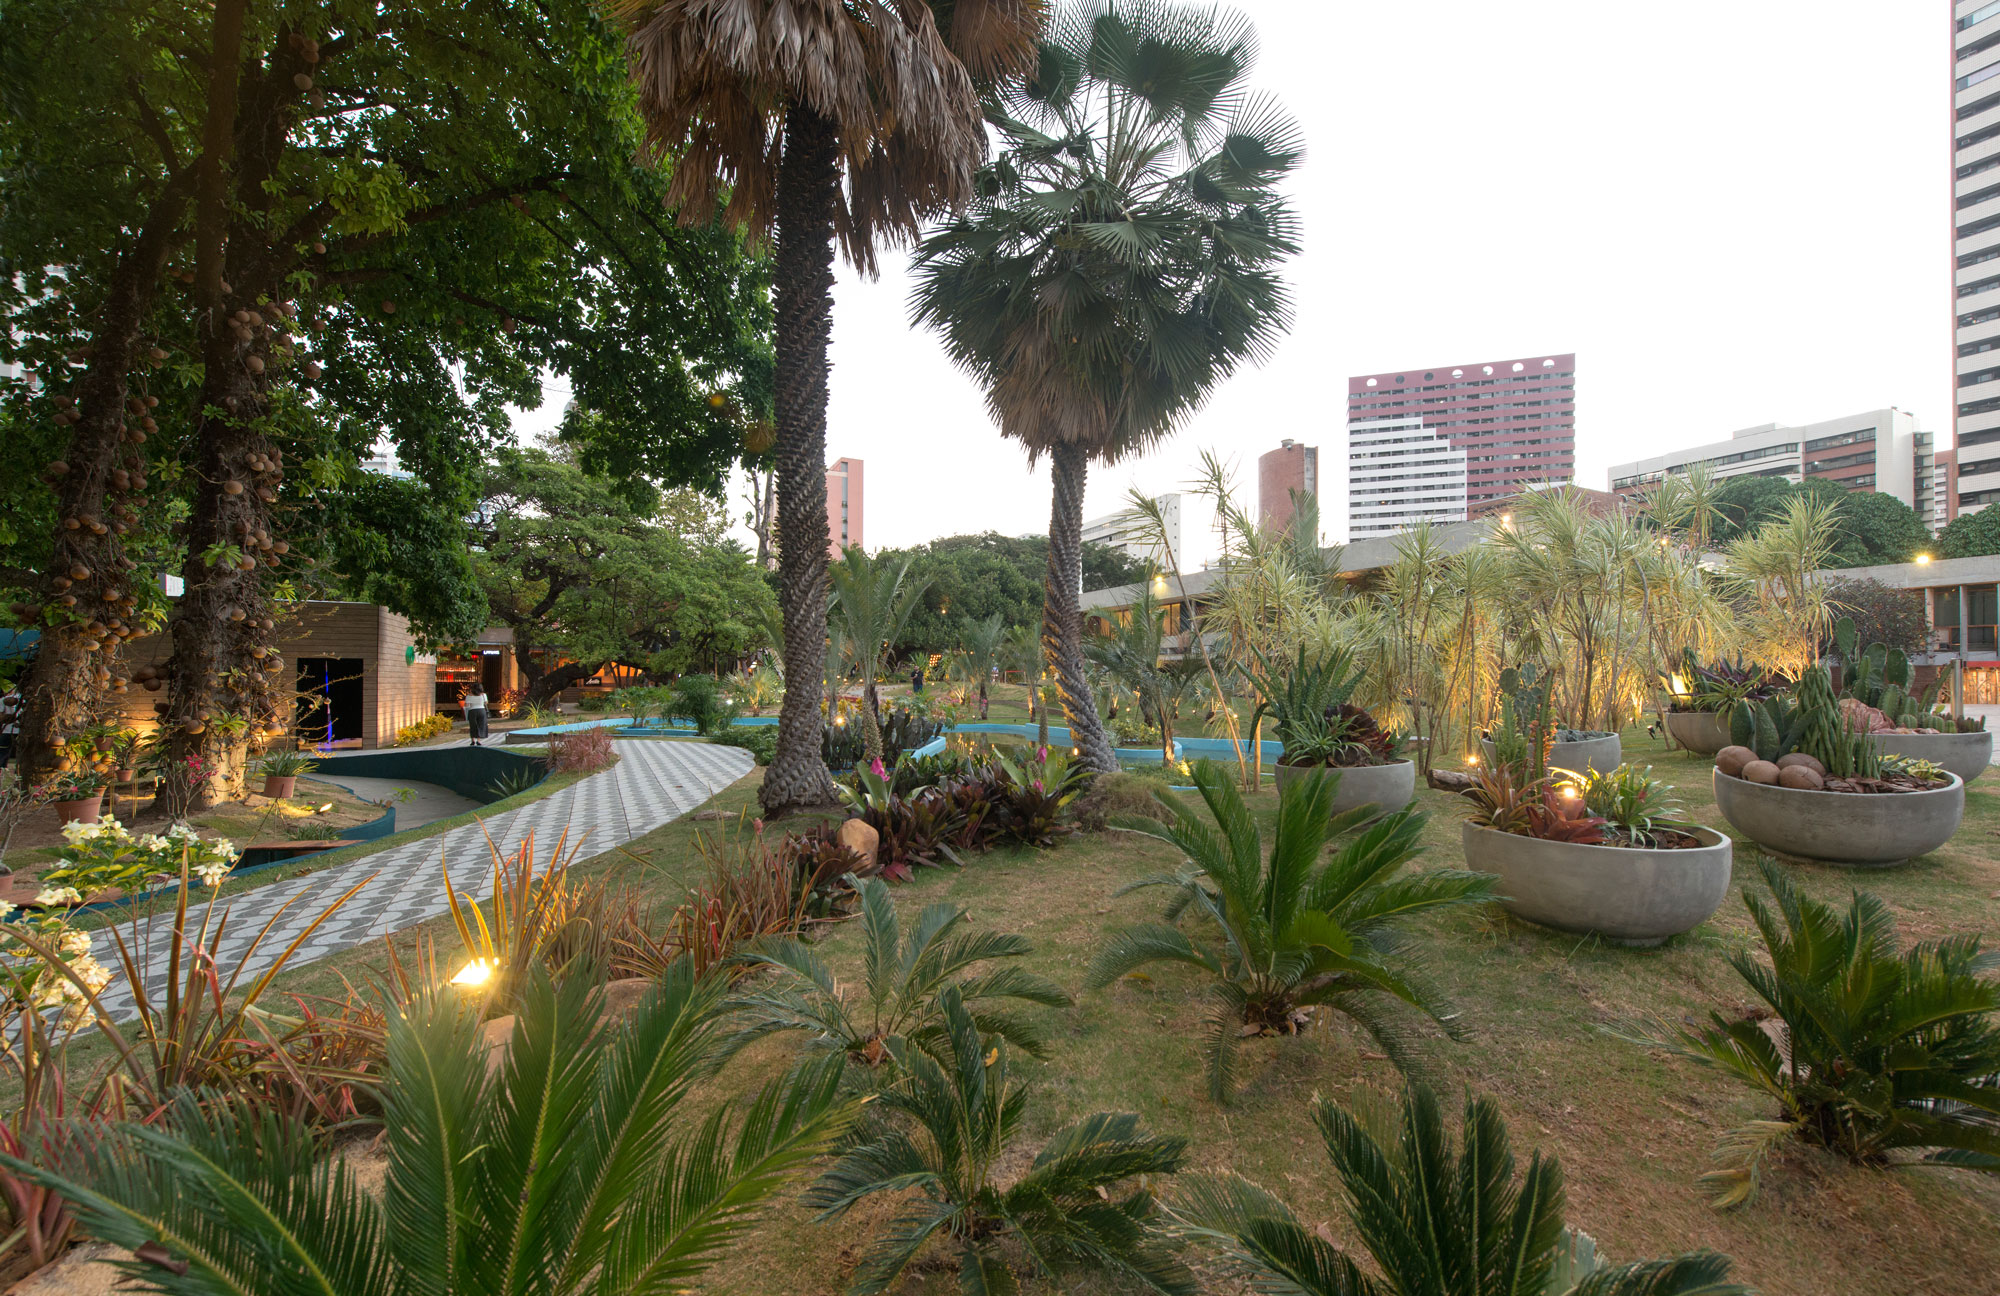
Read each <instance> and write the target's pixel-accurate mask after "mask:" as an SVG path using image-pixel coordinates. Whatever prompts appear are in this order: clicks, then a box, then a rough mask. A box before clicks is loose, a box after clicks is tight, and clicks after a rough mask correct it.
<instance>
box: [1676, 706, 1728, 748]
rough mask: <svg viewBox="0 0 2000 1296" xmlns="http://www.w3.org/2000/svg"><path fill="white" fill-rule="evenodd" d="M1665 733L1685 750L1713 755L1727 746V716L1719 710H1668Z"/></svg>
mask: <svg viewBox="0 0 2000 1296" xmlns="http://www.w3.org/2000/svg"><path fill="white" fill-rule="evenodd" d="M1666 717H1667V733H1668V734H1670V735H1671V736H1672V737H1673V740H1674V741H1675V742H1677V743H1679V744H1680V745H1681V746H1682V747H1684V748H1686V749H1687V750H1689V751H1691V752H1694V753H1696V754H1697V755H1701V756H1713V755H1715V753H1717V752H1719V751H1721V750H1722V749H1723V748H1724V747H1727V746H1729V717H1728V716H1726V715H1724V714H1723V713H1722V712H1720V711H1669V712H1667V713H1666Z"/></svg>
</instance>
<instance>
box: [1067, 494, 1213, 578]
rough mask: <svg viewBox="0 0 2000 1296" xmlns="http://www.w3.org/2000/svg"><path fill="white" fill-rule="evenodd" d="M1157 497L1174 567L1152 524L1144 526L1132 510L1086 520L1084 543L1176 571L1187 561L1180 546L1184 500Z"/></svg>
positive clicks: (1184, 552) (1162, 496)
mask: <svg viewBox="0 0 2000 1296" xmlns="http://www.w3.org/2000/svg"><path fill="white" fill-rule="evenodd" d="M1157 498H1158V500H1159V504H1160V517H1161V519H1162V520H1163V521H1165V522H1166V524H1167V525H1166V540H1167V547H1168V548H1169V549H1171V550H1172V551H1173V565H1172V566H1170V565H1169V564H1168V560H1167V555H1166V554H1165V553H1163V552H1162V551H1161V549H1160V546H1159V545H1158V544H1157V543H1156V542H1155V541H1154V540H1153V538H1152V537H1151V535H1150V534H1149V533H1150V532H1151V530H1152V524H1151V523H1150V522H1146V523H1145V524H1144V525H1143V526H1142V525H1141V519H1140V517H1139V515H1138V514H1136V513H1133V512H1132V511H1131V510H1129V509H1126V510H1122V511H1120V512H1117V513H1109V514H1106V515H1105V516H1103V517H1100V518H1091V519H1090V520H1088V521H1086V522H1085V523H1084V524H1083V541H1084V543H1085V544H1101V545H1106V546H1108V547H1110V548H1112V549H1116V550H1118V551H1119V552H1120V553H1123V554H1128V555H1130V556H1131V557H1133V558H1137V559H1138V560H1139V561H1140V562H1144V563H1151V564H1152V565H1153V566H1154V567H1156V568H1158V569H1159V570H1161V571H1163V572H1164V571H1175V570H1177V569H1178V567H1179V566H1180V565H1183V564H1185V563H1186V562H1187V550H1185V549H1183V548H1182V547H1181V497H1180V495H1179V494H1178V493H1176V494H1171V495H1161V496H1158V497H1157Z"/></svg>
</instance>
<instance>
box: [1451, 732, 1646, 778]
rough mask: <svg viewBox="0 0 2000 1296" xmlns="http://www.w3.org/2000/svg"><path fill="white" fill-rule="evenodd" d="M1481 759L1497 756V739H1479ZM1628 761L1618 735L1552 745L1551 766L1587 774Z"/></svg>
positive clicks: (1612, 768) (1602, 772) (1607, 769)
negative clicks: (1495, 752)
mask: <svg viewBox="0 0 2000 1296" xmlns="http://www.w3.org/2000/svg"><path fill="white" fill-rule="evenodd" d="M1479 750H1480V753H1481V755H1480V759H1481V760H1485V761H1491V760H1492V759H1493V740H1492V739H1491V738H1481V739H1480V740H1479ZM1624 763H1625V756H1624V745H1623V744H1622V743H1620V742H1619V740H1618V735H1617V734H1606V735H1604V736H1603V737H1602V738H1584V739H1580V740H1579V741H1577V742H1559V743H1551V744H1550V745H1549V768H1550V769H1562V770H1575V771H1576V772H1577V773H1579V774H1587V773H1589V772H1590V771H1592V770H1595V771H1597V772H1598V773H1599V774H1609V773H1610V772H1611V771H1612V770H1615V769H1617V768H1618V767H1619V766H1620V765H1622V764H1624Z"/></svg>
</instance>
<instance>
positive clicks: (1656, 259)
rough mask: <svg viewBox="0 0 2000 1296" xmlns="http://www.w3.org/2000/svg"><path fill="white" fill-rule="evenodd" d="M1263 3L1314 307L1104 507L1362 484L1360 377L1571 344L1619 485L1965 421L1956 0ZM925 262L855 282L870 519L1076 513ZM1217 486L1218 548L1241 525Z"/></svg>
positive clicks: (1580, 453)
mask: <svg viewBox="0 0 2000 1296" xmlns="http://www.w3.org/2000/svg"><path fill="white" fill-rule="evenodd" d="M1236 7H1238V8H1240V9H1242V10H1243V11H1244V12H1246V13H1247V14H1248V15H1249V16H1250V18H1251V20H1252V21H1253V22H1254V23H1255V25H1256V27H1257V30H1258V33H1259V36H1260V44H1261V55H1260V58H1259V60H1258V63H1257V66H1256V68H1255V70H1254V73H1253V77H1252V82H1253V85H1254V86H1255V88H1257V89H1259V90H1262V91H1265V92H1268V93H1269V94H1271V95H1274V96H1276V97H1277V98H1278V99H1279V100H1280V101H1281V102H1282V103H1283V104H1284V105H1285V107H1286V108H1287V109H1288V110H1289V111H1290V112H1291V113H1292V114H1293V116H1294V117H1295V118H1296V119H1297V120H1298V122H1299V124H1300V127H1301V131H1302V134H1303V136H1304V139H1305V143H1306V150H1307V153H1306V158H1305V161H1304V164H1303V165H1302V166H1301V167H1300V168H1299V170H1298V171H1297V172H1296V173H1295V176H1294V178H1293V181H1292V184H1291V186H1290V193H1291V197H1292V200H1293V203H1294V205H1295V207H1296V210H1297V211H1298V213H1299V216H1300V223H1301V226H1302V231H1303V246H1304V250H1303V253H1302V255H1300V256H1299V257H1298V258H1296V259H1295V260H1294V261H1293V262H1292V263H1291V264H1290V265H1289V267H1288V269H1287V277H1288V279H1289V280H1290V282H1291V284H1292V286H1293V290H1294V294H1295V298H1296V307H1297V318H1296V321H1295V323H1294V325H1293V328H1292V331H1291V333H1290V335H1289V336H1288V337H1287V338H1286V339H1285V340H1284V341H1283V343H1282V344H1281V345H1280V346H1279V347H1278V348H1277V351H1276V354H1275V355H1274V356H1273V357H1272V358H1271V360H1270V361H1269V362H1268V363H1266V364H1265V365H1264V366H1263V367H1261V368H1245V369H1243V370H1240V371H1238V372H1237V373H1236V374H1235V375H1234V376H1233V377H1231V378H1230V379H1229V380H1228V381H1226V382H1225V383H1223V384H1221V385H1220V386H1219V387H1218V388H1217V389H1216V390H1215V392H1214V394H1213V395H1212V396H1211V397H1210V399H1209V400H1208V402H1207V404H1206V405H1205V406H1203V408H1202V409H1201V410H1200V411H1199V412H1197V413H1196V414H1195V415H1194V416H1192V417H1191V418H1189V419H1188V420H1187V422H1186V425H1185V426H1184V427H1183V428H1182V429H1181V430H1180V431H1179V432H1178V433H1177V434H1176V435H1175V436H1174V437H1173V438H1172V439H1171V440H1169V441H1168V442H1167V443H1166V444H1164V445H1163V446H1162V447H1160V448H1159V449H1157V450H1156V451H1154V452H1153V453H1152V454H1149V455H1147V456H1146V457H1144V458H1141V459H1135V460H1130V461H1127V462H1124V463H1121V464H1119V465H1117V466H1115V467H1112V468H1101V467H1100V468H1097V469H1094V471H1093V475H1092V478H1091V481H1090V486H1089V491H1088V494H1087V496H1086V505H1085V507H1086V516H1087V517H1094V516H1097V515H1099V514H1104V513H1111V512H1114V511H1116V510H1118V509H1119V508H1120V507H1121V505H1122V500H1123V498H1124V496H1125V494H1126V492H1127V491H1128V490H1129V489H1132V488H1134V487H1136V488H1138V489H1140V490H1142V491H1146V492H1148V493H1162V492H1166V491H1171V490H1174V489H1176V488H1177V487H1179V486H1180V485H1181V484H1182V483H1184V482H1185V481H1186V480H1187V479H1188V478H1189V477H1190V476H1191V475H1192V474H1193V471H1194V468H1195V465H1196V462H1197V458H1198V455H1199V453H1200V452H1201V451H1202V450H1204V449H1208V450H1213V451H1215V452H1216V453H1217V454H1218V455H1219V456H1221V457H1222V458H1223V459H1225V460H1226V461H1233V462H1234V464H1235V465H1236V480H1237V483H1238V498H1239V499H1240V500H1241V501H1242V502H1244V503H1245V504H1246V505H1247V506H1248V507H1251V508H1253V509H1254V507H1255V503H1256V500H1255V495H1256V476H1255V470H1256V459H1257V456H1258V455H1259V454H1261V453H1262V452H1263V451H1265V450H1268V449H1271V448H1273V447H1275V446H1276V445H1277V444H1278V443H1279V442H1280V441H1281V440H1282V439H1284V438H1287V437H1290V438H1293V439H1295V440H1302V441H1304V442H1305V443H1307V444H1309V445H1318V446H1319V447H1320V449H1321V472H1320V490H1321V492H1322V496H1323V497H1334V498H1340V499H1342V500H1343V502H1344V490H1345V477H1344V444H1345V443H1344V410H1345V404H1346V381H1345V380H1346V378H1347V377H1348V376H1349V375H1352V374H1366V373H1376V372H1381V371H1384V370H1397V369H1403V368H1416V367H1435V366H1441V365H1462V364H1468V363H1472V362H1476V361H1481V362H1483V361H1486V360H1495V359H1501V358H1507V357H1516V356H1528V355H1544V354H1557V353H1562V352H1570V351H1574V352H1575V353H1576V354H1577V392H1576V397H1577V418H1576V424H1577V481H1578V482H1579V484H1581V485H1585V486H1591V487H1595V488H1597V489H1603V488H1604V486H1605V484H1606V473H1607V469H1608V468H1609V467H1610V466H1611V465H1612V464H1613V463H1617V462H1624V461H1628V460H1632V459H1638V458H1642V457H1644V456H1647V455H1650V454H1658V453H1662V452H1665V451H1668V450H1672V449H1676V448H1679V447H1681V446H1686V445H1693V444H1698V443H1701V442H1705V441H1712V440H1719V439H1722V438H1725V437H1727V436H1728V435H1729V434H1730V433H1731V432H1733V431H1736V430H1738V429H1740V428H1745V427H1751V426H1754V425H1757V424H1761V423H1773V422H1776V423H1786V424H1797V423H1809V422H1814V421H1817V420H1820V419H1827V418H1834V417H1838V416H1840V415H1844V414H1849V413H1855V412H1858V411H1862V410H1869V409H1877V408H1881V407H1883V406H1889V405H1893V406H1896V407H1899V408H1901V409H1905V410H1909V411H1912V412H1914V413H1915V414H1916V415H1917V417H1918V420H1919V423H1918V426H1919V427H1922V428H1925V429H1928V430H1931V431H1934V432H1939V433H1940V434H1941V435H1940V436H1939V442H1940V444H1943V443H1945V442H1946V441H1947V440H1948V437H1947V436H1945V435H1943V434H1942V433H1943V430H1944V429H1947V428H1949V426H1950V411H1949V404H1948V402H1949V399H1950V382H1951V372H1952V368H1951V366H1952V359H1951V356H1952V350H1951V348H1952V342H1951V334H1950V320H1951V315H1950V311H1951V306H1950V296H1949V293H1950V269H1949V266H1950V261H1949V257H1950V242H1949V240H1950V228H1949V220H1950V212H1949V192H1950V189H1949V186H1950V156H1949V151H1948V149H1949V127H1948V112H1949V86H1948V84H1947V82H1948V68H1949V64H1948V54H1949V46H1948V40H1949V11H1950V7H1951V6H1950V4H1949V0H1818V2H1817V3H1813V4H1795V3H1779V2H1778V0H1680V2H1679V3H1677V4H1673V5H1646V4H1638V5H1627V4H1609V3H1605V0H1513V2H1512V3H1493V0H1425V2H1424V3H1422V4H1413V3H1408V2H1407V0H1238V4H1237V6H1236ZM906 266H907V259H906V258H905V257H904V256H901V255H898V254H895V253H891V254H890V255H888V256H886V257H885V258H884V260H883V266H882V273H881V276H880V278H879V279H876V280H873V281H868V280H863V279H861V278H859V277H858V276H856V275H855V274H854V273H852V272H851V271H849V270H846V269H845V268H843V271H842V273H841V275H840V278H839V282H838V284H837V286H836V287H835V290H834V301H835V306H834V324H833V378H832V397H831V407H830V410H829V414H828V433H827V451H828V457H829V459H833V458H838V457H840V456H850V457H855V458H859V459H861V460H863V461H864V463H865V465H866V468H865V472H866V501H867V507H866V519H865V531H864V538H865V541H866V545H867V547H868V548H869V549H870V550H875V549H879V548H884V547H901V546H906V545H912V544H918V543H922V542H923V541H926V540H931V539H935V538H937V537H940V536H946V535H957V534H962V533H968V532H980V531H987V530H992V531H998V532H1001V533H1003V534H1009V535H1020V534H1027V533H1031V532H1045V531H1046V529H1047V526H1048V514H1049V480H1048V470H1047V465H1046V463H1044V464H1042V465H1040V466H1038V468H1037V469H1036V470H1035V471H1033V472H1030V471H1029V469H1028V467H1027V463H1026V456H1025V455H1024V454H1023V453H1022V452H1021V450H1020V449H1019V448H1018V447H1017V446H1016V445H1015V443H1013V442H1011V441H1007V440H1005V439H1004V438H1002V437H1001V436H1000V435H999V432H998V429H997V428H996V426H995V425H994V424H993V422H992V420H991V419H990V418H989V417H988V416H987V414H986V410H985V407H984V405H983V403H982V400H981V396H980V393H979V391H978V389H977V388H976V387H975V386H974V385H973V384H972V383H971V382H970V381H969V380H967V379H966V378H965V377H964V376H963V375H961V374H960V373H959V372H958V371H957V370H955V369H954V368H953V367H952V365H951V363H950V361H949V360H947V359H946V357H945V355H944V353H943V351H942V349H941V348H940V347H939V345H938V344H937V341H936V340H935V339H934V338H933V337H932V336H930V335H928V334H926V333H924V332H921V331H918V330H915V329H913V328H911V327H910V325H909V324H908V322H907V321H908V297H909V280H908V277H907V273H906ZM553 394H554V393H552V395H553ZM559 410H560V401H559V400H557V401H552V402H550V403H549V404H547V405H545V406H544V408H543V410H542V411H540V412H538V413H537V414H535V415H532V416H528V417H527V418H524V419H523V425H524V426H526V427H533V426H534V425H537V424H543V423H546V422H551V421H553V418H554V417H555V415H556V414H557V413H559ZM1333 502H1334V500H1333V498H1327V504H1328V505H1332V504H1333ZM1186 505H1187V506H1186V509H1185V515H1186V523H1185V525H1186V528H1187V532H1186V536H1185V541H1184V543H1185V548H1186V551H1187V559H1186V561H1185V562H1184V563H1183V565H1184V566H1187V567H1196V566H1199V565H1200V563H1201V560H1203V559H1204V558H1206V557H1208V556H1210V555H1212V554H1213V552H1214V549H1215V544H1214V541H1213V539H1212V537H1211V535H1210V534H1209V519H1210V514H1209V512H1208V511H1207V510H1206V509H1205V508H1203V507H1201V506H1199V505H1198V504H1197V503H1196V502H1195V501H1194V500H1192V499H1189V500H1188V501H1186ZM732 508H733V511H735V512H738V513H740V512H741V511H742V506H741V502H740V501H739V500H736V499H732ZM1341 512H1342V510H1340V509H1336V508H1332V507H1329V508H1328V509H1327V514H1328V516H1327V522H1328V527H1329V531H1330V533H1331V538H1335V539H1338V538H1339V536H1340V533H1341V524H1342V518H1341V516H1340V515H1341Z"/></svg>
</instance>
